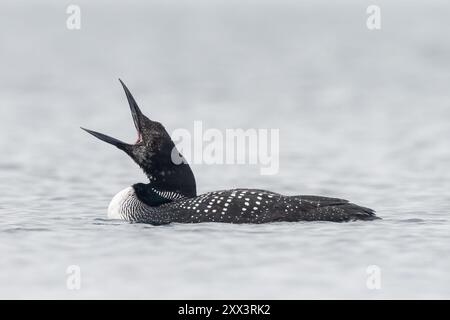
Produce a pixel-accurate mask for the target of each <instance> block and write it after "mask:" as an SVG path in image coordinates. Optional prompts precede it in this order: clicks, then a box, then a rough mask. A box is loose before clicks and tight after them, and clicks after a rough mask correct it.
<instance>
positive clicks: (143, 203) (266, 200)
mask: <svg viewBox="0 0 450 320" xmlns="http://www.w3.org/2000/svg"><path fill="white" fill-rule="evenodd" d="M119 81H120V83H121V84H122V86H123V89H124V90H125V94H126V96H127V99H128V103H129V105H130V109H131V114H132V116H133V121H134V125H135V127H136V130H137V133H138V139H137V141H136V143H134V144H128V143H125V142H122V141H120V140H117V139H115V138H112V137H109V136H107V135H104V134H102V133H98V132H95V131H91V130H87V129H84V128H82V129H83V130H85V131H87V132H89V133H90V134H92V135H93V136H95V137H97V138H99V139H100V140H102V141H105V142H107V143H109V144H112V145H114V146H116V147H117V148H119V149H120V150H123V151H125V152H126V153H127V154H128V155H129V156H130V157H131V158H132V159H133V160H134V161H135V162H136V163H137V164H138V165H139V166H140V167H141V168H142V169H143V170H144V173H145V174H146V175H147V177H148V179H149V183H147V184H144V183H137V184H134V185H132V186H131V187H128V188H126V189H124V190H122V191H120V192H119V193H118V194H116V195H115V196H114V198H113V199H112V201H111V203H110V204H109V207H108V217H109V218H111V219H123V220H128V221H133V222H142V223H150V224H154V225H160V224H167V223H171V222H178V223H200V222H224V223H268V222H277V221H292V222H294V221H334V222H344V221H353V220H374V219H379V218H378V217H376V216H375V212H374V211H373V210H372V209H369V208H365V207H361V206H358V205H356V204H353V203H351V202H349V201H347V200H343V199H337V198H327V197H320V196H285V195H282V194H279V193H275V192H270V191H266V190H258V189H231V190H221V191H213V192H208V193H204V194H201V195H197V191H196V184H195V178H194V174H193V173H192V170H191V168H190V166H189V164H188V163H187V162H186V161H185V160H184V159H183V158H182V155H181V154H179V152H178V151H177V149H176V146H175V144H174V143H173V141H172V139H171V138H170V136H169V134H168V133H167V131H166V129H165V128H164V126H163V125H162V124H161V123H159V122H156V121H152V120H150V119H148V118H147V117H146V116H145V115H144V114H143V113H142V112H141V110H140V109H139V107H138V105H137V103H136V101H135V100H134V98H133V96H132V95H131V93H130V91H129V90H128V88H127V87H126V86H125V84H124V83H123V82H122V81H121V80H119ZM173 154H177V156H178V157H180V159H182V160H183V161H175V162H177V163H175V162H174V161H173Z"/></svg>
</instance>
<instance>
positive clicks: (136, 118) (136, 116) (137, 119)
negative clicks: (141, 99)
mask: <svg viewBox="0 0 450 320" xmlns="http://www.w3.org/2000/svg"><path fill="white" fill-rule="evenodd" d="M119 81H120V83H121V84H122V87H123V90H124V91H125V94H126V96H127V100H128V104H129V105H130V110H131V115H132V116H133V122H134V126H135V127H136V130H137V134H138V140H137V142H136V143H139V142H141V141H142V130H141V123H142V119H143V117H144V115H143V114H142V112H141V110H140V109H139V107H138V105H137V103H136V101H135V100H134V98H133V96H132V94H131V92H130V90H128V88H127V86H126V85H125V84H124V83H123V82H122V80H120V79H119ZM81 129H83V130H84V131H86V132H88V133H90V134H92V135H93V136H94V137H96V138H98V139H100V140H102V141H104V142H107V143H109V144H112V145H113V146H116V147H117V148H119V149H124V148H125V147H126V146H130V144H129V143H125V142H123V141H120V140H118V139H116V138H113V137H110V136H107V135H106V134H103V133H100V132H96V131H92V130H88V129H85V128H81Z"/></svg>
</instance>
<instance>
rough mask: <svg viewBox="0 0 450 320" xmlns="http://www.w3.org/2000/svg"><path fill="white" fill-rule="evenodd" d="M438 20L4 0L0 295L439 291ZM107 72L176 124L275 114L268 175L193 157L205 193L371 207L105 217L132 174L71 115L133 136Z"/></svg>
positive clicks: (268, 119)
mask: <svg viewBox="0 0 450 320" xmlns="http://www.w3.org/2000/svg"><path fill="white" fill-rule="evenodd" d="M71 3H73V4H78V5H79V6H80V7H81V10H82V12H81V13H82V16H81V20H82V21H81V30H79V31H71V30H67V28H66V19H67V16H68V15H67V14H66V8H67V5H69V4H71ZM371 4H378V5H380V6H381V10H382V12H381V14H382V29H381V30H379V31H369V30H368V29H367V28H366V18H367V14H366V8H367V6H368V5H371ZM449 17H450V5H449V4H448V1H420V2H419V1H416V2H411V1H360V0H354V1H349V0H347V1H339V3H337V2H335V1H295V2H294V1H281V2H280V1H264V2H261V1H204V2H201V1H189V2H188V1H183V2H181V1H180V2H176V1H155V2H150V1H127V2H118V1H117V2H111V1H95V3H93V1H73V2H64V1H58V2H57V1H28V2H26V1H4V0H3V1H2V2H1V3H0V150H1V156H0V181H1V182H0V297H1V298H294V299H295V298H450V288H449V287H448V283H450V274H449V268H450V258H449V256H448V251H449V245H450V234H449V230H450V228H449V227H450V222H449V212H450V194H449V190H450V145H449V144H450V141H449V138H450V125H449V120H450V94H449V92H450V90H449V89H450V42H449V40H448V39H449V31H450V22H449V21H450V20H449ZM118 77H120V78H122V79H123V80H124V81H125V83H126V84H127V85H128V86H129V88H130V90H131V91H132V92H133V94H134V96H135V98H136V99H137V101H138V103H139V104H140V106H141V108H142V109H143V111H144V112H145V113H146V114H148V115H149V116H150V117H151V118H152V119H155V120H158V121H161V122H162V123H164V124H165V125H166V128H167V129H168V131H169V132H171V131H172V130H174V129H175V128H187V129H191V128H192V126H193V122H194V120H202V121H203V122H204V126H205V127H211V128H220V129H226V128H280V139H281V145H280V172H279V174H278V175H275V176H261V175H259V168H258V167H249V166H227V167H223V166H194V167H193V169H194V172H195V174H196V177H197V184H198V190H199V192H206V191H211V190H217V189H223V188H233V187H238V186H239V187H258V188H264V189H269V190H272V191H276V192H281V193H286V194H319V195H328V196H336V197H343V198H348V199H351V200H352V201H354V202H356V203H359V204H362V205H365V206H369V207H373V208H374V209H376V210H377V212H378V215H379V216H381V217H382V218H383V220H382V221H377V222H373V223H366V222H364V223H363V222H361V223H359V222H358V223H348V224H334V223H293V224H289V223H280V224H271V225H261V226H252V225H246V226H233V225H223V224H203V225H194V226H191V225H170V226H164V227H152V226H146V225H138V224H129V223H125V222H112V221H108V220H106V219H105V218H106V208H107V206H108V203H109V201H110V200H111V198H112V197H113V196H114V194H115V193H116V192H118V191H119V190H121V189H123V188H125V187H126V186H129V185H131V184H133V183H135V182H138V181H141V182H145V177H144V176H143V174H142V173H141V172H140V170H139V169H138V168H137V166H136V165H135V164H134V163H133V162H132V161H131V160H130V159H129V158H128V157H127V156H126V155H124V154H122V153H121V152H120V151H118V150H116V149H114V148H113V147H111V146H108V145H106V144H104V143H101V142H100V141H96V140H95V139H94V138H93V137H91V136H88V135H87V134H86V133H84V132H82V131H81V130H80V129H79V126H86V127H87V128H92V129H95V130H98V131H101V132H105V133H107V134H111V135H113V136H115V137H118V138H123V139H124V140H126V141H134V140H135V139H136V136H135V135H136V134H135V129H134V127H133V123H132V120H131V116H130V114H129V110H128V107H127V103H126V99H125V97H124V94H123V92H122V89H121V87H120V85H119V83H118V81H117V78H118ZM72 264H76V265H79V266H80V267H81V272H82V288H81V290H79V291H70V290H68V289H67V288H66V273H65V272H66V268H67V266H68V265H72ZM373 264H375V265H378V266H379V267H380V268H381V271H382V289H381V290H377V291H373V290H368V289H367V287H366V279H367V275H366V268H367V266H368V265H373Z"/></svg>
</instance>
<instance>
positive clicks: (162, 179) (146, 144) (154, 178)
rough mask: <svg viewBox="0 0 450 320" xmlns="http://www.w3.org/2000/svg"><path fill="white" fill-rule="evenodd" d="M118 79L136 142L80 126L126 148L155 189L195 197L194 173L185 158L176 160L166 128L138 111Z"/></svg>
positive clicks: (101, 138) (128, 92) (176, 156)
mask: <svg viewBox="0 0 450 320" xmlns="http://www.w3.org/2000/svg"><path fill="white" fill-rule="evenodd" d="M119 81H120V83H121V84H122V87H123V89H124V90H125V94H126V96H127V99H128V104H129V105H130V110H131V115H132V116H133V122H134V126H135V127H136V130H137V134H138V139H137V141H136V143H134V144H129V143H125V142H123V141H120V140H118V139H115V138H112V137H109V136H107V135H104V134H102V133H99V132H95V131H92V130H87V129H84V128H81V129H83V130H85V131H87V132H89V133H90V134H92V135H93V136H94V137H96V138H98V139H100V140H102V141H105V142H107V143H109V144H112V145H114V146H116V147H117V148H119V149H120V150H123V151H125V152H126V153H127V154H128V155H129V156H130V157H131V158H132V159H133V160H134V161H135V162H136V163H137V164H138V165H139V166H140V167H141V168H142V169H143V170H144V172H145V174H146V175H147V177H148V178H149V180H150V184H151V185H152V186H153V187H154V188H156V189H159V190H167V191H174V192H178V193H181V194H183V195H184V196H188V197H192V196H195V195H196V185H195V178H194V174H193V173H192V170H191V168H190V167H189V164H187V162H186V161H185V160H184V159H183V161H179V160H180V159H182V156H181V154H180V153H179V152H178V150H177V149H176V147H175V144H174V143H173V141H172V139H171V138H170V136H169V134H168V133H167V131H166V129H165V128H164V126H163V125H162V124H161V123H159V122H156V121H152V120H150V119H149V118H147V117H146V116H145V115H144V114H143V113H142V112H141V110H140V109H139V107H138V105H137V103H136V101H135V100H134V98H133V96H132V95H131V93H130V91H129V90H128V88H127V87H126V86H125V84H124V83H123V82H122V80H120V79H119ZM174 160H175V161H174ZM180 162H181V163H180Z"/></svg>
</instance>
